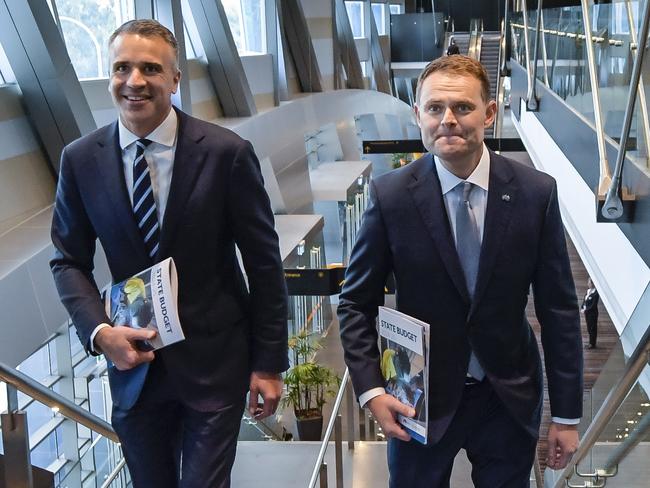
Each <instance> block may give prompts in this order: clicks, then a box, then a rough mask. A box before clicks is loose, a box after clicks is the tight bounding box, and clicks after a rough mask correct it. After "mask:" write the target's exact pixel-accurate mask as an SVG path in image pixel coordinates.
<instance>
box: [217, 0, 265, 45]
mask: <svg viewBox="0 0 650 488" xmlns="http://www.w3.org/2000/svg"><path fill="white" fill-rule="evenodd" d="M221 3H222V5H223V7H224V10H225V11H226V16H227V17H228V24H229V25H230V32H232V37H233V39H234V41H235V45H236V46H237V50H238V51H239V52H240V53H246V52H255V53H263V52H265V51H266V33H265V19H264V0H221Z"/></svg>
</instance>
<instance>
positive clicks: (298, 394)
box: [282, 331, 341, 418]
mask: <svg viewBox="0 0 650 488" xmlns="http://www.w3.org/2000/svg"><path fill="white" fill-rule="evenodd" d="M320 348H321V346H320V344H319V343H318V341H316V340H314V339H313V338H312V336H311V334H309V333H307V332H304V331H303V332H301V333H299V334H297V335H295V336H292V337H290V338H289V349H290V350H291V351H293V352H294V354H295V356H296V365H295V366H293V367H292V368H291V369H290V370H289V371H287V373H286V375H285V377H284V384H285V385H286V386H287V394H286V395H285V396H284V398H283V399H282V405H283V407H286V406H291V407H292V408H293V410H294V412H295V414H296V418H300V417H304V416H307V415H309V414H312V415H313V413H314V412H315V411H316V412H318V414H319V415H320V416H322V415H323V405H325V402H326V398H327V397H329V396H333V395H334V394H336V389H337V387H338V386H339V384H340V383H341V379H340V378H339V377H338V375H336V373H334V372H333V371H332V370H331V369H330V368H327V367H325V366H323V365H321V364H318V363H316V362H315V361H314V354H315V353H316V351H318V350H319V349H320Z"/></svg>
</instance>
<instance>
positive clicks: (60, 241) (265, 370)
mask: <svg viewBox="0 0 650 488" xmlns="http://www.w3.org/2000/svg"><path fill="white" fill-rule="evenodd" d="M177 51H178V50H177V44H176V39H174V36H173V35H172V33H171V32H170V31H169V30H168V29H166V28H165V27H164V26H162V25H161V24H159V23H158V22H156V21H153V20H136V21H131V22H127V23H126V24H124V25H122V26H121V27H119V28H118V29H117V30H116V31H115V32H114V33H113V35H112V36H111V38H110V41H109V55H110V56H109V57H110V65H111V76H110V82H109V90H110V92H111V95H112V97H113V101H114V103H115V106H116V107H117V110H118V112H119V119H118V120H117V121H116V122H115V123H113V124H111V125H109V126H106V127H103V128H101V129H99V130H97V131H95V132H93V133H91V134H89V135H87V136H85V137H82V138H81V139H79V140H77V141H75V142H73V143H72V144H70V145H69V146H67V147H66V148H65V149H64V151H63V154H62V156H61V172H60V175H59V183H58V189H57V195H56V204H55V210H54V220H53V223H52V241H53V242H54V246H55V248H56V252H55V256H54V258H53V259H52V261H51V267H52V272H53V274H54V278H55V281H56V285H57V288H58V290H59V295H60V297H61V300H62V302H63V304H64V305H65V306H66V308H67V310H68V312H69V314H70V316H71V318H72V321H73V322H74V325H75V327H76V329H77V333H78V335H79V338H80V340H81V342H82V343H83V345H84V346H85V347H86V349H87V350H88V351H89V352H91V353H93V354H97V353H100V352H101V353H104V354H105V355H106V357H107V359H108V376H109V382H110V387H111V393H112V399H113V415H112V423H113V426H114V427H115V430H116V432H117V434H118V435H119V437H120V441H121V443H122V449H123V451H124V455H125V457H126V462H127V465H128V468H129V471H130V473H131V477H132V480H133V486H134V487H135V488H147V487H156V488H178V487H183V488H196V487H206V488H217V487H228V486H230V471H231V468H232V465H233V462H234V459H235V449H236V445H237V434H238V433H239V424H240V420H241V417H242V413H243V409H244V406H245V396H246V392H247V391H248V390H250V400H249V405H248V408H249V411H250V413H251V415H253V416H256V417H257V418H263V417H265V416H268V415H271V414H272V413H273V412H274V411H275V409H276V406H277V403H278V400H279V398H280V394H281V391H282V379H281V376H280V373H281V372H282V371H284V370H286V368H287V366H288V364H287V363H288V356H287V324H286V318H287V297H286V287H285V281H284V274H283V270H282V263H281V260H280V253H279V249H278V238H277V235H276V233H275V230H274V224H273V214H272V212H271V207H270V203H269V199H268V197H267V195H266V192H265V191H264V186H263V182H262V176H261V172H260V168H259V163H258V160H257V158H256V156H255V154H254V152H253V149H252V147H251V145H250V143H248V142H247V141H244V140H243V139H241V138H240V137H238V136H237V135H235V134H234V133H233V132H231V131H229V130H226V129H224V128H221V127H219V126H217V125H214V124H209V123H206V122H202V121H199V120H197V119H194V118H192V117H190V116H188V115H186V114H185V113H183V112H182V111H180V110H178V109H177V108H175V107H172V102H171V96H172V94H173V93H175V92H176V90H177V89H178V83H179V80H180V78H181V73H180V71H179V69H178V52H177ZM97 239H99V241H100V243H101V245H102V247H103V249H104V252H105V254H106V259H107V261H108V265H109V267H110V270H111V273H112V276H113V280H114V281H115V282H120V281H122V280H124V279H126V278H129V277H130V276H133V275H135V274H136V273H138V272H140V271H142V270H143V269H145V268H148V267H150V266H151V265H152V264H154V263H155V262H158V261H161V260H163V259H166V258H168V257H173V258H174V261H175V263H176V268H177V270H178V280H179V283H178V287H179V297H178V299H179V303H178V307H179V316H180V321H181V324H182V326H183V330H184V332H185V337H186V339H185V340H184V341H182V342H180V343H176V344H174V345H172V346H168V347H166V348H163V349H160V350H158V351H155V352H152V351H149V350H146V349H145V348H143V347H142V346H141V345H142V341H144V340H147V339H151V338H152V336H153V334H154V332H152V331H150V330H147V329H132V328H129V327H124V326H121V325H120V324H119V323H111V322H110V320H109V318H108V317H107V316H106V313H105V311H104V306H103V304H102V301H101V300H100V295H99V292H98V289H97V284H96V283H95V281H94V279H93V276H92V270H93V256H94V253H95V242H96V240H97ZM235 246H237V247H238V248H239V249H240V251H241V255H242V261H243V263H244V267H245V271H246V275H247V278H248V288H247V286H246V283H245V281H244V277H243V274H242V270H241V269H240V267H239V263H238V259H237V256H236V254H235ZM101 285H103V283H101ZM258 395H261V397H262V399H263V400H264V402H263V404H258V403H257V401H258V398H259V397H258ZM181 458H182V462H181Z"/></svg>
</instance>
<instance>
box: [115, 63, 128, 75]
mask: <svg viewBox="0 0 650 488" xmlns="http://www.w3.org/2000/svg"><path fill="white" fill-rule="evenodd" d="M127 69H128V66H127V65H126V64H118V65H117V66H115V68H113V71H114V72H115V73H124V72H125V71H126V70H127Z"/></svg>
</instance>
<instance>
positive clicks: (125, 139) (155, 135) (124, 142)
mask: <svg viewBox="0 0 650 488" xmlns="http://www.w3.org/2000/svg"><path fill="white" fill-rule="evenodd" d="M118 128H119V137H120V148H121V149H122V150H124V149H126V148H127V147H129V146H130V145H131V144H133V143H134V142H135V141H137V140H138V139H140V138H139V137H138V136H136V135H135V134H134V133H133V132H131V131H130V130H129V129H127V128H126V126H125V125H124V124H123V123H122V119H118ZM177 128H178V116H177V115H176V110H174V109H173V108H172V109H171V110H170V111H169V114H167V117H165V120H163V121H162V123H161V124H160V125H159V126H158V127H156V128H155V129H154V130H153V131H151V132H150V133H149V134H148V135H147V136H146V137H145V139H149V140H150V141H151V142H156V143H158V144H162V145H163V146H167V147H173V146H174V143H175V142H176V129H177Z"/></svg>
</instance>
